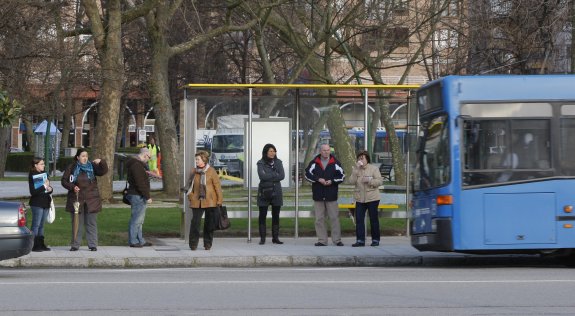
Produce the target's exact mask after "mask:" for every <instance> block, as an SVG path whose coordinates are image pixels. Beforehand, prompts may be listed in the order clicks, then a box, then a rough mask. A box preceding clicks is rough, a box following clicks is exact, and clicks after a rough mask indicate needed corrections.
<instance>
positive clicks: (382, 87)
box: [183, 83, 420, 242]
mask: <svg viewBox="0 0 575 316" xmlns="http://www.w3.org/2000/svg"><path fill="white" fill-rule="evenodd" d="M419 87H420V85H418V84H397V85H385V84H259V83H254V84H210V83H191V84H187V85H185V86H184V102H183V104H187V103H186V101H187V89H223V90H233V89H236V90H245V89H247V90H248V100H249V101H248V102H249V106H248V108H249V110H248V113H249V114H248V126H247V133H248V137H247V144H246V146H244V148H246V158H247V168H248V172H247V187H248V242H251V230H252V228H251V222H252V199H251V197H252V176H251V175H252V171H251V166H252V153H251V150H247V149H249V148H251V142H252V133H251V128H252V120H253V117H252V112H253V90H254V89H262V90H269V89H282V90H295V113H294V118H295V119H294V120H295V126H294V129H295V130H296V131H299V129H300V126H299V114H300V113H299V111H300V105H301V104H300V101H301V99H300V91H301V90H302V89H303V90H358V91H360V92H362V95H363V103H364V108H365V109H364V119H363V121H364V122H363V123H364V124H363V125H364V130H365V131H367V130H368V110H369V105H368V100H369V97H368V96H369V94H368V92H369V90H406V91H407V92H408V97H407V98H409V97H410V93H411V90H414V89H417V88H419ZM408 113H409V111H408ZM193 118H194V119H197V117H196V116H195V115H193ZM187 119H190V116H187ZM408 120H409V118H408ZM190 125H191V126H194V128H196V125H197V124H196V123H192V124H190ZM193 134H194V139H195V131H194V132H193ZM186 144H188V142H186ZM367 146H368V133H364V149H365V150H367V148H368V147H367ZM186 147H191V148H190V149H191V150H192V155H191V157H194V155H195V146H191V144H188V145H187V146H185V148H184V169H183V170H184V171H183V174H184V183H185V181H186V175H187V170H189V169H190V168H191V166H192V164H190V162H191V161H190V158H189V157H190V156H189V155H188V154H187V151H188V150H189V149H188V148H186ZM299 149H300V143H299V137H296V140H295V149H294V150H295V151H296V153H297V152H299ZM407 155H408V157H407V161H409V152H408V153H407ZM295 157H296V161H295V175H296V184H295V230H294V231H295V233H294V235H295V236H294V238H298V236H299V231H298V227H299V222H298V219H299V181H298V178H297V177H298V175H299V157H298V155H296V156H295ZM407 165H408V171H407V172H408V173H409V164H407ZM408 189H409V188H408V185H407V183H406V194H405V197H406V205H407V197H408V191H407V190H408ZM184 200H185V199H184ZM186 207H187V205H186V203H184V211H185V209H186ZM408 233H409V230H408ZM185 238H187V233H186V236H185Z"/></svg>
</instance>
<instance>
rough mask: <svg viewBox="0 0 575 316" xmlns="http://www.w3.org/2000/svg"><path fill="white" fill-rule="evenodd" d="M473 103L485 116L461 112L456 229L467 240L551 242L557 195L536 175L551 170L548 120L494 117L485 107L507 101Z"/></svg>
mask: <svg viewBox="0 0 575 316" xmlns="http://www.w3.org/2000/svg"><path fill="white" fill-rule="evenodd" d="M478 106H481V107H483V109H482V111H479V110H477V109H474V111H470V112H471V113H472V114H476V116H477V113H482V114H484V117H475V118H474V117H470V116H464V117H465V118H466V119H465V120H464V121H463V122H464V123H463V135H462V142H461V150H462V153H463V159H462V189H463V190H462V193H461V201H462V205H461V211H460V212H461V230H462V231H464V232H465V233H466V236H467V238H468V242H467V244H469V245H474V247H476V248H479V247H480V246H481V245H486V246H489V245H493V246H497V247H494V248H510V247H511V245H513V248H515V247H517V245H524V246H525V247H526V248H527V247H533V248H536V247H538V246H536V245H538V244H553V243H555V242H556V241H557V237H556V234H557V231H556V216H555V215H556V212H555V208H556V200H557V197H556V194H555V192H554V190H553V189H551V187H549V185H546V183H545V182H542V181H540V179H542V178H547V177H551V176H552V175H553V170H552V169H551V153H550V144H551V139H550V135H551V133H550V128H551V123H550V120H549V119H548V118H538V119H534V118H529V117H496V115H495V114H494V113H493V112H495V111H491V112H490V111H489V109H490V108H493V109H496V108H509V107H510V105H509V104H501V105H498V107H495V106H493V105H475V107H478ZM524 107H526V106H524ZM519 109H520V110H521V109H522V108H521V107H519ZM465 110H466V108H465V106H464V107H463V111H462V112H463V113H465ZM540 112H541V111H540ZM540 112H539V113H540ZM519 113H521V112H519ZM528 113H531V112H528ZM524 115H526V114H524ZM540 115H541V114H540ZM530 245H531V246H530Z"/></svg>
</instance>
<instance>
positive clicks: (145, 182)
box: [126, 157, 150, 200]
mask: <svg viewBox="0 0 575 316" xmlns="http://www.w3.org/2000/svg"><path fill="white" fill-rule="evenodd" d="M126 169H127V170H128V180H127V181H128V194H132V195H139V196H143V197H144V198H145V199H146V200H149V199H150V178H149V177H148V173H146V163H144V162H143V161H141V160H140V159H138V158H137V157H132V158H130V159H128V161H127V162H126Z"/></svg>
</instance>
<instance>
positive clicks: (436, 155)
mask: <svg viewBox="0 0 575 316" xmlns="http://www.w3.org/2000/svg"><path fill="white" fill-rule="evenodd" d="M421 125H422V128H423V129H422V130H423V136H422V137H420V139H419V146H418V147H419V149H418V150H417V162H416V165H415V170H414V178H415V179H418V180H419V181H416V183H414V189H415V190H416V191H417V190H426V189H429V188H434V187H439V186H443V185H446V184H447V183H449V181H450V170H451V169H450V163H451V162H450V158H449V156H450V152H449V136H448V135H449V133H448V128H447V115H441V116H437V117H433V118H430V119H422V122H421Z"/></svg>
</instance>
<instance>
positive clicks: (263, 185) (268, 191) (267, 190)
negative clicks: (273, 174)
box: [260, 182, 275, 202]
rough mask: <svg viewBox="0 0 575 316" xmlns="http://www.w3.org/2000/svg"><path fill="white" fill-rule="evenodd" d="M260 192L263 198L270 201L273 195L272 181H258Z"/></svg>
mask: <svg viewBox="0 0 575 316" xmlns="http://www.w3.org/2000/svg"><path fill="white" fill-rule="evenodd" d="M260 193H261V196H262V197H263V198H264V200H266V201H270V202H271V200H272V199H273V198H274V195H275V189H274V183H273V182H260Z"/></svg>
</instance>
